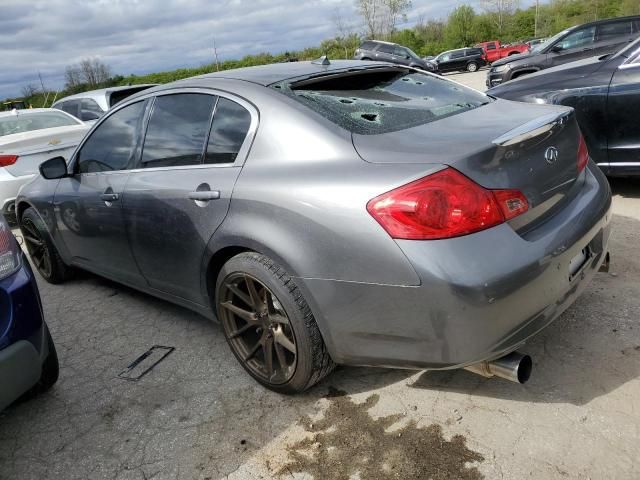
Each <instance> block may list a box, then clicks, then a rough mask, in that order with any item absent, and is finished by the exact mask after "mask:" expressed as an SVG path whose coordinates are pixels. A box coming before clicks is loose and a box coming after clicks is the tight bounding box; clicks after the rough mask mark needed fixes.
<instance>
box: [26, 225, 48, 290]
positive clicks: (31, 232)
mask: <svg viewBox="0 0 640 480" xmlns="http://www.w3.org/2000/svg"><path fill="white" fill-rule="evenodd" d="M22 238H24V241H25V243H26V244H27V251H28V252H29V255H30V256H31V259H32V260H33V263H34V264H35V266H36V268H37V269H38V271H39V272H40V273H41V274H42V276H43V277H45V278H49V277H50V276H51V271H52V266H51V254H50V252H49V249H48V248H47V243H46V242H45V239H44V238H42V235H41V234H40V232H39V231H38V229H37V228H36V226H35V224H34V223H33V221H32V220H31V219H30V218H24V219H23V220H22Z"/></svg>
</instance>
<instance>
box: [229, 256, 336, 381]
mask: <svg viewBox="0 0 640 480" xmlns="http://www.w3.org/2000/svg"><path fill="white" fill-rule="evenodd" d="M216 309H217V312H218V318H219V319H220V322H221V323H222V327H223V330H224V334H225V337H226V339H227V342H228V343H229V346H230V347H231V350H232V351H233V354H234V355H235V357H236V358H237V359H238V361H239V362H240V363H241V364H242V366H243V367H244V369H245V370H246V371H247V372H248V373H249V374H250V375H251V376H252V377H253V378H255V379H256V380H257V381H258V382H260V383H261V384H262V385H264V386H265V387H267V388H270V389H271V390H275V391H277V392H281V393H297V392H302V391H304V390H306V389H308V388H310V387H311V386H313V385H315V384H316V383H317V382H319V381H320V380H321V379H322V378H324V377H325V376H326V375H327V374H328V373H330V372H331V370H333V368H334V366H335V365H334V363H333V361H332V360H331V358H330V356H329V353H328V352H327V349H326V346H325V344H324V341H323V340H322V336H321V335H320V330H319V329H318V326H317V324H316V321H315V319H314V317H313V314H312V313H311V310H310V309H309V306H308V305H307V302H306V301H305V299H304V298H303V296H302V294H301V293H300V291H299V290H298V287H297V286H296V284H295V283H294V281H293V280H292V279H291V277H290V276H289V275H288V274H287V273H286V272H285V270H284V269H283V268H282V267H280V266H279V265H278V264H276V263H275V262H273V260H271V259H269V258H268V257H266V256H264V255H260V254H258V253H251V252H247V253H241V254H239V255H237V256H235V257H233V258H232V259H231V260H229V261H228V262H227V263H226V264H225V265H224V267H223V268H222V271H221V272H220V274H219V276H218V281H217V285H216Z"/></svg>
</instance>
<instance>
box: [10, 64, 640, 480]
mask: <svg viewBox="0 0 640 480" xmlns="http://www.w3.org/2000/svg"><path fill="white" fill-rule="evenodd" d="M484 75H485V72H483V71H481V72H478V73H475V74H464V75H453V76H452V77H451V78H454V79H455V80H457V81H461V82H464V83H468V84H471V85H472V86H476V87H483V85H484ZM612 183H613V190H614V193H615V200H614V214H615V215H614V233H613V238H612V242H611V254H612V270H611V273H608V274H605V273H601V274H599V275H597V277H596V279H595V281H594V282H593V283H592V284H591V286H590V287H589V288H588V290H587V291H586V292H585V294H584V295H583V296H582V297H581V298H580V299H579V301H578V302H577V303H576V304H575V305H574V306H572V307H571V308H570V309H569V310H568V311H567V312H566V313H565V314H564V315H563V316H562V317H561V318H560V319H559V320H558V321H556V322H555V323H554V324H553V325H552V326H550V327H549V328H548V329H547V330H545V331H544V332H543V333H542V334H540V335H539V336H538V337H536V338H535V339H534V340H533V341H532V342H530V343H529V344H528V345H526V347H525V348H523V349H522V350H523V351H525V352H527V353H529V354H531V355H532V356H533V358H534V372H533V375H532V378H531V380H530V382H529V383H527V384H526V385H524V386H519V385H515V384H511V383H509V382H506V381H502V380H499V379H494V380H488V379H484V378H482V377H479V376H476V375H473V374H471V373H468V372H465V371H454V372H415V371H400V370H382V369H370V368H340V369H338V370H337V371H336V372H335V373H334V374H333V375H331V376H330V377H329V378H328V379H327V380H325V381H324V382H322V383H321V384H319V385H318V386H317V387H315V388H313V389H312V390H311V391H309V392H307V393H306V394H305V395H301V396H297V397H284V396H280V395H277V394H274V393H271V392H269V391H267V390H265V389H263V388H261V387H260V386H258V385H257V384H256V383H255V382H254V381H252V380H251V379H250V378H249V376H248V375H246V374H245V373H244V371H243V370H242V368H241V367H240V366H239V365H238V363H237V362H236V361H235V359H234V358H233V356H232V355H231V352H230V351H229V349H228V347H227V345H226V343H225V341H224V338H223V335H222V333H221V330H220V329H219V327H218V326H216V325H214V324H211V323H209V322H208V321H207V320H205V319H204V318H202V317H199V316H198V315H196V314H194V313H191V312H190V311H188V310H184V309H182V308H179V307H176V306H173V305H171V304H168V303H166V302H163V301H161V300H158V299H155V298H152V297H149V296H146V295H143V294H141V293H138V292H136V291H134V290H131V289H128V288H126V287H123V286H120V285H117V284H114V283H112V282H109V281H106V280H103V279H100V278H98V277H95V276H92V275H89V274H84V275H81V276H79V278H77V279H75V280H74V281H72V282H69V283H67V284H65V285H61V286H53V285H48V284H46V283H44V282H40V287H41V293H42V298H43V302H44V308H45V314H46V318H47V321H48V323H49V326H50V329H51V332H52V334H53V337H54V339H55V341H56V343H57V346H58V352H59V355H60V362H61V365H62V370H61V378H60V381H59V383H58V384H57V385H56V386H55V387H54V388H53V389H52V390H51V391H50V392H48V393H47V394H45V395H42V396H40V397H37V398H35V399H33V400H30V401H27V402H24V403H21V404H18V405H14V406H12V407H10V408H9V409H8V410H6V411H5V412H4V413H2V414H0V478H1V479H3V480H8V479H11V480H13V479H24V480H26V479H45V478H52V479H58V478H60V479H62V478H64V479H69V480H70V479H92V480H93V479H103V478H105V479H150V478H157V479H165V478H171V479H173V478H181V479H183V478H184V479H191V478H199V479H200V478H201V479H205V478H209V479H218V478H229V479H254V478H278V477H282V478H316V479H320V478H337V479H347V478H350V477H351V478H361V479H362V480H364V479H387V478H389V479H391V478H399V479H410V478H434V479H448V478H463V479H479V478H487V479H495V478H507V479H521V478H525V477H527V478H534V479H554V478H562V479H586V478H592V479H599V478H607V479H618V478H620V479H632V478H640V462H638V458H640V441H639V438H640V381H639V380H638V376H639V375H640V325H639V324H638V312H639V311H640V257H639V256H638V249H637V244H638V243H637V242H638V240H637V239H638V238H639V235H640V181H629V180H616V181H613V182H612ZM152 345H168V346H173V347H175V348H176V350H175V351H174V352H173V353H172V354H171V355H169V356H168V357H167V358H166V359H165V360H164V361H163V362H162V363H160V364H159V365H158V366H157V367H156V368H155V369H154V370H153V371H152V372H151V373H149V374H148V375H147V376H145V377H144V378H143V379H142V380H140V381H139V382H130V381H125V380H122V379H119V378H117V375H118V373H119V372H120V371H122V369H123V368H124V367H126V366H127V365H128V364H129V363H130V362H131V361H132V360H134V359H135V358H136V357H138V356H139V355H140V354H142V353H143V352H144V351H146V350H147V349H148V348H149V347H151V346H152ZM0 388H1V387H0ZM357 472H359V473H360V474H359V476H356V473H357ZM312 476H313V477H312Z"/></svg>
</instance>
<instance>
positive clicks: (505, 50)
mask: <svg viewBox="0 0 640 480" xmlns="http://www.w3.org/2000/svg"><path fill="white" fill-rule="evenodd" d="M476 47H478V48H482V49H483V50H484V53H485V55H486V57H487V62H489V63H493V62H495V61H496V60H500V59H501V58H504V57H508V56H509V55H517V54H519V53H527V52H528V51H529V46H528V45H526V44H524V43H517V44H514V45H502V44H501V43H500V42H499V41H497V40H493V41H491V42H482V43H479V44H477V45H476Z"/></svg>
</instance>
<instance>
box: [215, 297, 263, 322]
mask: <svg viewBox="0 0 640 480" xmlns="http://www.w3.org/2000/svg"><path fill="white" fill-rule="evenodd" d="M220 306H221V307H223V308H226V309H227V310H229V311H230V312H232V313H233V314H234V315H237V316H238V317H240V318H242V319H243V320H244V321H246V322H249V323H252V324H254V323H256V317H255V316H254V314H253V312H250V311H248V310H244V309H242V308H240V307H237V306H235V305H234V304H233V303H231V302H222V303H221V304H220Z"/></svg>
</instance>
